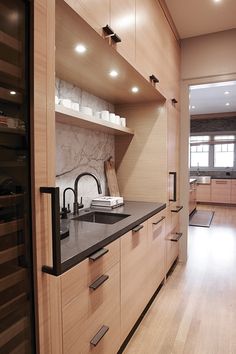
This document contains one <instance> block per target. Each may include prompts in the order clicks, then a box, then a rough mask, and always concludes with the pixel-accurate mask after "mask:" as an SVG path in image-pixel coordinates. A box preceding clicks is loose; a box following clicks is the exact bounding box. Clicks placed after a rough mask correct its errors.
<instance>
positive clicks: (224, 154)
mask: <svg viewBox="0 0 236 354" xmlns="http://www.w3.org/2000/svg"><path fill="white" fill-rule="evenodd" d="M214 140H215V141H217V142H218V141H219V143H220V144H216V143H215V144H214V167H233V166H234V143H231V144H228V143H227V140H231V141H232V140H233V141H234V135H217V136H215V137H214Z"/></svg>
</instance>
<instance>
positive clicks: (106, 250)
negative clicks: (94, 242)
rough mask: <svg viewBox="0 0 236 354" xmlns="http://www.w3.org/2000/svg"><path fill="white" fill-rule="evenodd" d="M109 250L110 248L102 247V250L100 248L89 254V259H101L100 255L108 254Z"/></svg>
mask: <svg viewBox="0 0 236 354" xmlns="http://www.w3.org/2000/svg"><path fill="white" fill-rule="evenodd" d="M107 252H109V250H108V249H107V248H101V249H100V250H98V251H97V252H95V253H93V254H91V256H89V259H90V260H91V261H96V260H97V259H99V258H100V257H102V256H103V255H104V254H106V253H107Z"/></svg>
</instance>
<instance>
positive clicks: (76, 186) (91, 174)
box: [73, 172, 102, 215]
mask: <svg viewBox="0 0 236 354" xmlns="http://www.w3.org/2000/svg"><path fill="white" fill-rule="evenodd" d="M83 176H91V177H93V178H94V179H95V181H96V183H97V187H98V193H99V194H102V188H101V183H100V182H99V180H98V178H97V177H96V176H95V175H94V174H93V173H90V172H83V173H81V174H80V175H78V176H77V177H76V179H75V184H74V192H75V202H74V208H73V209H74V210H73V213H74V214H75V215H76V214H78V210H79V209H81V208H83V204H82V198H81V200H80V203H78V183H79V180H80V178H81V177H83Z"/></svg>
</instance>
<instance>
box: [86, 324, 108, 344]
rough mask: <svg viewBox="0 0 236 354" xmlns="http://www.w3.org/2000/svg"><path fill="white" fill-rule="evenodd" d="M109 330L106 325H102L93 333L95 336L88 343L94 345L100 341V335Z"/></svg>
mask: <svg viewBox="0 0 236 354" xmlns="http://www.w3.org/2000/svg"><path fill="white" fill-rule="evenodd" d="M108 330H109V327H107V326H102V327H101V329H99V331H98V333H97V334H95V336H94V337H93V338H92V339H91V341H90V344H92V345H93V346H94V347H96V345H97V344H98V343H99V342H100V340H101V339H102V337H103V336H104V335H105V334H106V333H107V331H108Z"/></svg>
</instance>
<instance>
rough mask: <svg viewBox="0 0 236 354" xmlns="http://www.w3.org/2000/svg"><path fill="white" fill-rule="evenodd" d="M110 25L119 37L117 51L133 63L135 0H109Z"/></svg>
mask: <svg viewBox="0 0 236 354" xmlns="http://www.w3.org/2000/svg"><path fill="white" fill-rule="evenodd" d="M110 2H111V3H110V11H111V12H110V26H111V28H112V29H113V31H114V32H115V33H117V34H118V36H119V37H120V38H121V42H120V43H118V44H117V45H116V48H117V51H118V52H119V53H120V54H121V55H122V56H123V57H124V58H125V59H126V60H128V62H129V63H130V64H132V65H134V64H135V0H122V1H117V0H110Z"/></svg>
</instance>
